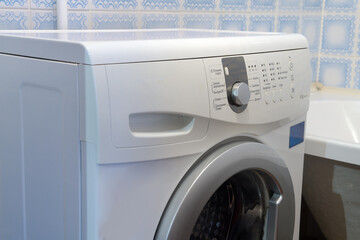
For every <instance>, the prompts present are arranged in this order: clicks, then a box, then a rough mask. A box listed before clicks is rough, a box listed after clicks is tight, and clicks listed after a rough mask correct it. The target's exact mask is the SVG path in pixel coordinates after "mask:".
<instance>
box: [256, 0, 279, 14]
mask: <svg viewBox="0 0 360 240" xmlns="http://www.w3.org/2000/svg"><path fill="white" fill-rule="evenodd" d="M250 2H251V3H250V8H251V9H252V10H254V11H259V10H260V11H261V10H265V11H275V0H250Z"/></svg>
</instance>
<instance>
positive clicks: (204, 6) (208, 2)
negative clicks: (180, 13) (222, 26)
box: [184, 0, 216, 11]
mask: <svg viewBox="0 0 360 240" xmlns="http://www.w3.org/2000/svg"><path fill="white" fill-rule="evenodd" d="M184 1H185V2H184V9H186V10H190V11H197V10H206V11H209V10H214V9H215V7H216V4H215V0H184Z"/></svg>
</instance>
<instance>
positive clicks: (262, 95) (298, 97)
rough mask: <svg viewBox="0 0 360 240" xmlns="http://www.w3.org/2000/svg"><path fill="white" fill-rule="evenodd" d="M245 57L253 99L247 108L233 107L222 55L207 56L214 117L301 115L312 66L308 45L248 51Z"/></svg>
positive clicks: (251, 119)
mask: <svg viewBox="0 0 360 240" xmlns="http://www.w3.org/2000/svg"><path fill="white" fill-rule="evenodd" d="M242 56H243V57H244V59H245V64H246V71H247V75H248V83H249V88H250V92H251V93H250V102H249V104H248V106H247V108H246V109H245V111H244V112H242V113H240V114H237V113H235V112H234V111H232V110H231V108H230V106H229V103H228V100H227V93H226V84H225V76H224V70H223V66H222V63H221V59H222V57H219V58H205V59H204V64H205V68H206V74H207V79H208V87H209V96H210V112H211V118H213V119H218V120H223V121H228V122H234V123H250V124H261V123H268V122H274V121H278V120H282V119H284V118H288V117H293V116H299V115H300V114H303V113H305V112H306V111H307V109H308V106H309V97H310V95H309V93H310V82H311V75H310V74H311V70H310V61H309V53H308V50H307V49H303V50H292V51H281V52H270V53H259V54H248V55H242Z"/></svg>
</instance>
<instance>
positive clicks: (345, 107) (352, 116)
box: [305, 87, 360, 165]
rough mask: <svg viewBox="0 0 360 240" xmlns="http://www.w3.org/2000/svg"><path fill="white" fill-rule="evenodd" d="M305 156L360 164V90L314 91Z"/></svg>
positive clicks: (309, 113)
mask: <svg viewBox="0 0 360 240" xmlns="http://www.w3.org/2000/svg"><path fill="white" fill-rule="evenodd" d="M305 139H306V141H305V153H306V154H310V155H315V156H319V157H324V158H329V159H333V160H337V161H341V162H347V163H352V164H356V165H360V90H349V89H339V88H329V87H324V88H323V89H322V90H320V91H316V92H312V93H311V96H310V108H309V112H308V118H307V126H306V137H305Z"/></svg>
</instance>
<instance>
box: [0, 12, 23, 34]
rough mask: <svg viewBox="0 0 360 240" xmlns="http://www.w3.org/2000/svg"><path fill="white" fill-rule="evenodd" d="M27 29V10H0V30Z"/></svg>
mask: <svg viewBox="0 0 360 240" xmlns="http://www.w3.org/2000/svg"><path fill="white" fill-rule="evenodd" d="M26 29H29V12H28V11H16V10H15V11H14V10H0V30H26Z"/></svg>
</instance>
